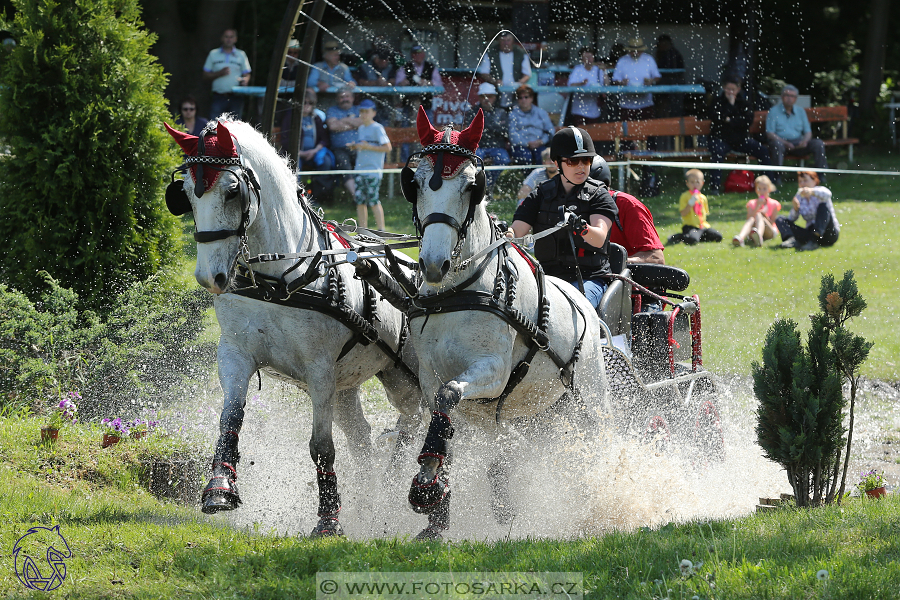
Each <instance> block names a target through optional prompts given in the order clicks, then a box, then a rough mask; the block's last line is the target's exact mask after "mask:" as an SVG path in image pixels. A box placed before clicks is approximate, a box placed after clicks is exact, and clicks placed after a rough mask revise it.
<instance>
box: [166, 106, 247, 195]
mask: <svg viewBox="0 0 900 600" xmlns="http://www.w3.org/2000/svg"><path fill="white" fill-rule="evenodd" d="M163 125H165V126H166V131H168V132H169V135H171V136H172V138H173V139H174V140H175V141H176V142H178V145H179V146H181V149H182V151H184V154H185V156H197V145H198V141H199V140H200V138H199V137H197V136H196V135H191V134H189V133H184V132H183V131H178V130H177V129H173V128H172V127H170V126H169V124H168V123H163ZM203 141H204V144H203V147H204V150H205V152H204V154H205V155H206V156H220V157H223V158H232V157H236V156H237V155H238V154H237V150H236V149H235V146H234V140H233V139H231V132H230V131H228V128H227V127H225V124H224V123H222V122H221V121H219V122H217V123H216V133H215V135H209V134H207V135H206V136H204V138H203ZM220 173H221V171H219V170H218V169H203V183H204V186H205V188H206V189H207V190H209V189H212V187H213V186H214V185H215V184H216V181H217V180H218V179H219V174H220ZM191 177H193V178H194V180H195V181H196V178H197V167H196V165H194V166H191Z"/></svg>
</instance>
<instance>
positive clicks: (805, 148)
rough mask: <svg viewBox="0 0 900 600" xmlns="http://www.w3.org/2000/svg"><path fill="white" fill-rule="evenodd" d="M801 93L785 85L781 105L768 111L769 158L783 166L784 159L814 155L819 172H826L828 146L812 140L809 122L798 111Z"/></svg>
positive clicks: (814, 139)
mask: <svg viewBox="0 0 900 600" xmlns="http://www.w3.org/2000/svg"><path fill="white" fill-rule="evenodd" d="M799 93H800V92H799V90H798V89H797V88H796V87H795V86H793V85H786V86H784V89H783V90H781V104H776V105H775V106H773V107H772V108H770V109H769V115H768V116H767V117H766V137H767V138H768V139H769V154H770V156H771V157H772V164H773V165H777V166H779V167H780V166H781V165H783V164H784V155H785V154H788V155H794V156H802V155H806V154H808V153H810V152H812V154H813V156H814V157H815V163H816V168H817V169H827V168H828V161H827V160H825V144H823V143H822V140H820V139H817V138H814V137H813V136H812V129H810V127H809V118H808V117H807V116H806V111H805V110H803V109H802V108H800V109H797V108H796V107H795V106H794V105H795V104H796V102H797V96H798V95H799ZM780 183H781V173H777V174H776V178H775V185H779V184H780Z"/></svg>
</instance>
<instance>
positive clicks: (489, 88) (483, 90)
mask: <svg viewBox="0 0 900 600" xmlns="http://www.w3.org/2000/svg"><path fill="white" fill-rule="evenodd" d="M485 94H493V95H495V96H496V95H497V88H496V87H494V84H493V83H488V82H487V81H485V82H484V83H482V84H481V85H479V86H478V95H479V96H484V95H485Z"/></svg>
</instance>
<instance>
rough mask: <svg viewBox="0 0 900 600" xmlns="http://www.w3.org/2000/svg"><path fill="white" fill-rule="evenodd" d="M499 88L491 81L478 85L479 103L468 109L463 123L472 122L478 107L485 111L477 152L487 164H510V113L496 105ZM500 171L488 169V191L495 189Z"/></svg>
mask: <svg viewBox="0 0 900 600" xmlns="http://www.w3.org/2000/svg"><path fill="white" fill-rule="evenodd" d="M496 103H497V88H495V87H494V86H493V84H490V83H487V82H485V83H482V84H481V85H480V86H478V104H476V105H474V106H472V108H470V109H469V110H468V111H466V114H465V116H464V117H463V124H464V125H467V124H469V123H471V122H472V120H473V119H474V118H475V115H476V114H478V109H481V111H482V112H483V113H484V133H482V134H481V141H480V142H478V149H477V150H475V154H477V155H478V156H480V157H481V158H483V159H484V163H485V165H508V164H509V152H508V151H507V150H506V148H507V146H509V113H508V112H506V111H505V110H504V109H502V108H498V107H497V106H496ZM499 176H500V171H487V184H488V193H491V191H492V190H493V187H494V184H495V183H496V182H497V178H498V177H499Z"/></svg>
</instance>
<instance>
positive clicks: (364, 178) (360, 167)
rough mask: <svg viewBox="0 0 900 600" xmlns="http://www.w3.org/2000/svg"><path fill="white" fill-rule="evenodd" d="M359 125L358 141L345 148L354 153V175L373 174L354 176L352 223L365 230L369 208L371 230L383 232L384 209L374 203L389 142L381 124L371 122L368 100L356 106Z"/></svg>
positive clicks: (372, 104) (372, 115) (372, 110)
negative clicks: (354, 208) (373, 223)
mask: <svg viewBox="0 0 900 600" xmlns="http://www.w3.org/2000/svg"><path fill="white" fill-rule="evenodd" d="M359 119H360V121H361V124H360V126H359V129H357V133H358V136H359V141H357V142H354V143H352V144H350V145H349V146H348V147H349V148H350V149H352V150H355V151H356V167H355V169H356V170H357V171H377V172H376V173H359V174H358V175H356V177H355V180H356V195H355V196H354V200H355V201H356V221H357V223H359V225H360V226H361V227H363V228H368V227H369V213H368V209H367V208H366V207H367V206H369V207H371V208H372V214H373V215H374V216H375V226H376V227H377V228H378V229H380V230H382V231H384V208H382V206H381V202H380V201H379V200H378V190H379V188H380V187H381V177H382V170H383V169H384V157H385V154H386V153H388V152H390V151H391V141H390V140H389V139H388V136H387V133H386V132H385V130H384V127H383V126H382V125H381V123H377V122H376V121H375V102H374V101H372V100H369V99H366V100H363V101H362V102H360V103H359Z"/></svg>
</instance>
